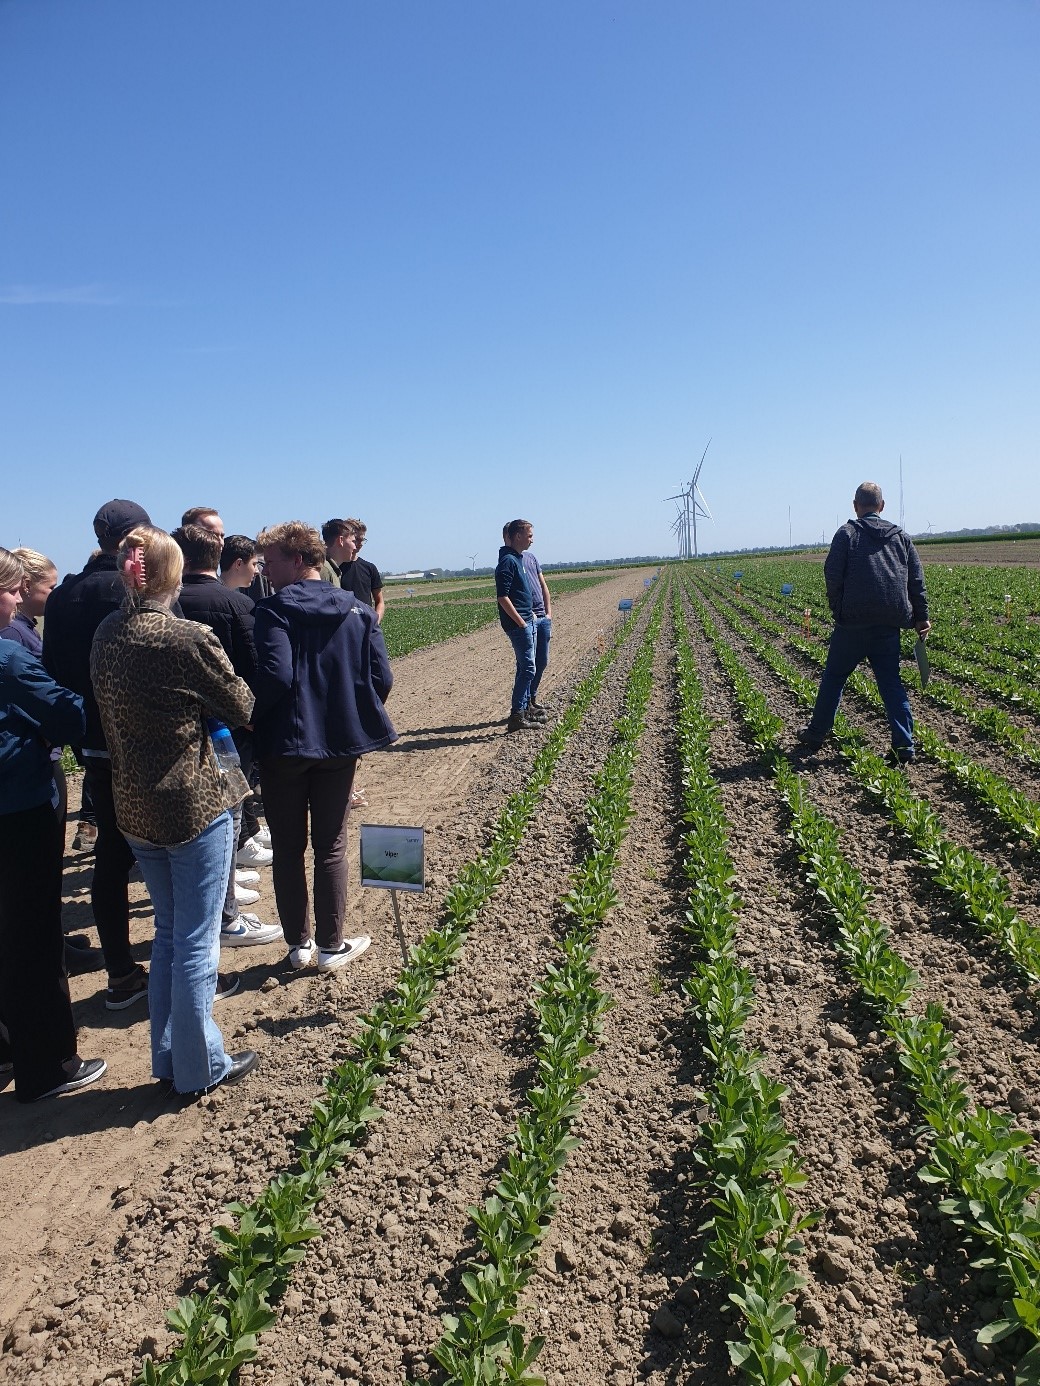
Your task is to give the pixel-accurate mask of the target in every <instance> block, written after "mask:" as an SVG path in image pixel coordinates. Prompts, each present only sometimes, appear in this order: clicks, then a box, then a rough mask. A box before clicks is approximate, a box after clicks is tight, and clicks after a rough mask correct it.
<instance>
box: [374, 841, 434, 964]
mask: <svg viewBox="0 0 1040 1386" xmlns="http://www.w3.org/2000/svg"><path fill="white" fill-rule="evenodd" d="M425 845H426V844H425V832H424V829H422V828H409V827H398V826H391V825H389V824H385V823H362V824H361V884H362V885H363V886H373V887H375V888H376V889H378V890H389V892H390V901H391V904H392V905H393V907H394V924H395V926H396V928H397V941H398V943H399V944H400V945H401V957H402V959H403V960H404V961H405V962H407V961H408V944H407V943H406V942H405V937H404V925H403V924H402V922H401V907H400V905H399V904H398V903H397V893H398V891H401V890H418V891H423V890H425V889H426V851H425Z"/></svg>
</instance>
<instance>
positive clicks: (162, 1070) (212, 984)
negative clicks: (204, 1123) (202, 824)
mask: <svg viewBox="0 0 1040 1386" xmlns="http://www.w3.org/2000/svg"><path fill="white" fill-rule="evenodd" d="M128 841H129V843H130V845H131V847H132V848H133V849H134V856H136V858H137V860H138V861H139V862H140V864H141V873H142V875H143V876H144V880H145V885H147V887H148V894H149V895H150V896H151V899H152V909H153V910H154V911H155V942H154V943H153V944H152V963H151V967H150V968H149V971H148V1009H149V1014H150V1016H151V1025H152V1074H153V1076H154V1077H156V1078H161V1079H164V1080H165V1081H166V1082H171V1083H172V1084H173V1086H174V1087H175V1088H176V1089H177V1091H178V1092H198V1091H199V1090H200V1089H202V1088H210V1087H212V1086H213V1084H214V1083H219V1082H220V1080H221V1079H222V1078H223V1077H224V1075H225V1074H226V1073H227V1072H228V1070H229V1069H230V1067H231V1058H230V1056H229V1055H228V1054H227V1053H226V1052H225V1050H224V1040H223V1038H222V1037H221V1034H220V1031H219V1030H218V1028H217V1026H216V1025H215V1024H214V1022H213V997H214V995H215V994H216V990H217V960H218V959H219V957H220V910H221V906H222V905H223V903H224V893H225V891H226V889H227V873H228V870H229V869H230V859H231V855H232V852H233V850H234V845H233V842H232V827H231V814H230V813H222V814H221V815H220V816H219V817H218V818H214V820H213V822H212V823H210V825H209V827H207V828H203V830H202V832H201V833H199V835H198V837H193V838H192V839H191V841H190V842H182V843H180V844H179V845H178V846H176V847H157V846H155V845H154V844H153V843H151V842H141V841H140V840H139V839H137V838H129V839H128Z"/></svg>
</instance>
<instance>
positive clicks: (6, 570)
mask: <svg viewBox="0 0 1040 1386" xmlns="http://www.w3.org/2000/svg"><path fill="white" fill-rule="evenodd" d="M24 581H25V568H24V566H23V564H22V561H21V559H20V558H19V557H18V555H17V553H12V552H11V550H10V549H0V592H9V591H10V590H11V588H12V587H21V585H22V583H23V582H24Z"/></svg>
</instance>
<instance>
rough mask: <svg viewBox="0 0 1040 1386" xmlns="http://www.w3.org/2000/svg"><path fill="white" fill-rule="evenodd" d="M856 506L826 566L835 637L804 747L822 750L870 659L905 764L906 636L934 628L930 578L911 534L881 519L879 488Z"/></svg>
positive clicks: (910, 727)
mask: <svg viewBox="0 0 1040 1386" xmlns="http://www.w3.org/2000/svg"><path fill="white" fill-rule="evenodd" d="M852 503H853V507H854V508H855V511H856V518H855V519H854V520H849V521H848V523H847V524H844V525H842V527H841V529H839V530H838V532H837V534H835V536H834V538H833V539H832V540H831V547H830V552H829V553H828V554H827V559H826V561H825V563H824V565H823V573H824V578H825V580H826V583H827V601H828V604H829V605H830V609H831V615H832V616H833V617H834V631H833V633H832V634H831V642H830V648H829V649H828V651H827V663H826V666H825V667H824V671H823V677H822V678H821V679H820V689H819V692H818V693H817V695H816V706H815V707H814V708H813V714H812V717H811V718H810V719H809V725H808V726H807V727H805V728H804V729H803V730H802V731H801V732H799V734H798V740H799V741H800V742H801V743H802V745H803V746H807V747H809V749H810V750H819V748H820V747H821V746H822V745H823V742H824V738H825V737H826V736H827V735H828V734H829V732H830V730H831V728H832V727H833V725H834V718H835V715H836V714H837V711H838V704H839V702H840V701H841V694H842V690H843V689H844V687H845V684H846V681H847V680H848V677H849V675H850V674H851V673H852V671H853V670H854V669H855V668H856V667H857V665H859V664H861V663H862V662H863V660H865V659H866V660H868V661H869V662H870V667H871V668H872V669H873V671H874V677H875V678H876V679H877V686H878V692H879V693H880V694H881V699H882V701H883V703H884V705H885V712H886V714H887V716H888V724H889V728H890V730H891V733H892V756H893V759H894V760H896V761H897V762H899V763H900V764H904V765H905V764H909V762H911V761H912V760H913V758H914V719H913V716H912V714H911V712H910V701H909V699H908V698H907V696H906V689H905V688H904V687H903V680H902V679H901V678H900V677H899V632H900V631H901V630H904V629H907V628H909V627H913V628H914V629H915V630H916V631H917V633H918V635H920V636H921V638H922V639H924V637H925V636H926V635H927V634H928V631H929V630H930V629H931V625H930V623H929V620H928V596H927V593H926V592H925V586H924V573H923V571H922V569H921V560H920V558H919V557H918V554H917V550H916V549H915V548H914V546H913V543H912V542H911V540H910V537H909V535H907V534H906V533H905V532H904V531H903V530H901V529H900V528H899V526H898V525H893V524H889V522H888V521H887V520H883V519H882V518H881V512H882V510H884V508H885V501H884V497H883V496H882V494H881V487H880V486H878V485H877V483H876V482H873V481H864V482H863V484H862V485H861V486H859V487H858V488H857V490H856V495H855V497H854V498H853V502H852Z"/></svg>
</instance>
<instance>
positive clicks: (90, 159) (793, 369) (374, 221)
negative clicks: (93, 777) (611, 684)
mask: <svg viewBox="0 0 1040 1386" xmlns="http://www.w3.org/2000/svg"><path fill="white" fill-rule="evenodd" d="M1038 58H1040V4H1038V3H1036V0H977V2H976V3H963V2H962V0H898V2H897V3H888V2H887V0H870V3H856V2H855V0H843V3H840V4H836V3H835V2H834V0H792V3H785V0H743V2H741V0H717V2H716V3H712V4H706V3H699V0H682V3H672V2H671V0H668V2H667V3H666V2H665V0H661V2H660V3H657V2H655V0H625V2H624V3H611V2H610V0H600V3H592V2H591V0H562V2H561V0H551V2H548V0H547V2H545V3H543V0H466V2H465V3H464V2H463V0H364V2H363V3H361V2H360V0H292V2H291V3H287V0H278V3H274V0H219V3H213V0H177V3H176V4H171V3H159V0H0V455H2V458H3V472H4V476H5V478H6V479H7V485H6V487H5V505H4V509H3V524H2V525H0V542H2V543H4V544H6V545H7V546H12V545H13V544H15V543H18V542H21V543H28V544H30V545H32V546H34V547H37V548H41V549H43V550H45V551H46V552H48V553H50V554H51V555H52V557H54V558H55V559H56V560H57V562H58V564H59V566H60V567H61V568H62V569H63V570H64V569H68V568H78V567H79V566H80V565H81V564H82V562H83V560H84V559H85V557H86V554H87V552H88V551H89V548H90V547H91V544H92V532H91V528H90V520H91V517H92V516H93V513H94V511H95V510H96V509H97V507H98V505H99V504H101V503H102V502H103V501H105V500H107V499H109V498H110V497H112V496H130V497H132V498H134V499H136V500H139V501H140V502H141V503H142V504H144V505H145V506H147V508H148V509H149V511H150V512H151V514H152V518H153V520H154V521H155V522H156V523H158V524H162V525H164V526H167V527H169V526H172V525H173V524H175V523H176V522H177V520H178V519H179V515H180V512H181V510H182V509H183V508H185V507H186V506H188V505H191V504H212V505H215V506H216V507H217V508H218V509H220V511H221V513H222V514H223V516H224V519H225V523H226V524H227V526H228V528H229V530H238V531H241V532H245V533H255V532H256V530H257V529H258V528H260V527H261V526H262V525H264V524H268V523H274V522H277V521H279V520H283V519H289V518H296V517H299V518H303V519H307V520H310V521H312V522H319V523H320V521H322V520H324V519H327V518H329V517H330V516H332V515H347V514H350V515H359V516H361V517H362V518H363V519H365V520H366V521H367V523H368V525H369V538H370V543H369V552H370V554H371V557H372V559H373V560H374V561H376V562H377V563H379V564H380V565H381V566H383V567H385V568H387V569H389V570H393V569H400V568H403V567H406V566H432V565H440V566H446V567H458V566H462V565H463V564H465V563H467V562H468V561H469V555H470V554H472V553H474V552H476V554H477V563H478V565H479V564H486V563H489V562H492V561H493V560H494V557H495V554H496V552H497V546H498V542H499V535H500V531H501V526H502V524H503V522H504V521H505V520H507V519H509V518H512V517H514V516H517V515H520V516H525V517H528V518H530V519H531V520H533V522H534V524H535V530H536V543H535V551H536V552H537V553H538V555H539V557H540V558H541V559H542V560H543V561H559V560H565V559H583V558H597V557H608V556H616V555H622V554H636V553H668V552H671V551H672V548H673V538H672V535H671V533H670V523H671V519H672V517H673V514H674V507H673V505H672V504H670V503H665V502H664V500H663V498H664V497H666V496H668V495H670V494H671V493H673V492H674V491H675V490H676V489H677V485H678V483H679V481H680V480H681V479H686V480H688V479H689V477H690V475H691V474H692V470H693V468H694V466H695V465H696V462H697V460H698V459H699V457H700V455H701V452H702V451H703V448H704V446H705V443H706V442H707V441H708V438H709V437H711V439H712V443H711V447H710V449H709V452H708V456H707V460H706V462H705V465H704V471H703V473H702V478H701V482H702V487H703V490H704V493H705V495H706V497H707V500H708V503H709V505H710V507H711V510H712V513H713V515H714V517H715V522H714V524H713V525H707V524H704V525H702V530H701V538H702V544H703V545H704V546H705V547H711V548H714V547H738V546H744V545H753V544H774V543H776V544H778V543H785V542H786V541H787V537H788V507H790V512H791V520H790V526H791V530H790V532H791V534H792V536H793V538H794V540H795V541H796V542H802V541H807V540H810V539H818V538H820V536H821V535H823V534H826V535H827V536H828V537H829V535H830V533H831V532H832V530H833V528H834V524H835V519H836V518H840V519H844V518H845V517H846V515H847V514H848V513H849V508H850V507H849V502H850V499H851V494H852V490H853V488H854V486H855V484H856V483H857V482H858V481H861V480H864V479H873V480H877V481H880V482H881V484H882V486H883V487H884V488H885V490H886V493H887V494H888V496H889V506H888V510H887V512H886V513H887V515H888V516H889V517H890V518H894V519H897V518H898V508H899V499H898V476H899V472H898V468H899V457H900V454H901V455H902V458H903V467H904V484H905V517H906V524H907V526H908V528H910V529H912V530H924V529H925V527H926V526H927V525H929V524H931V525H932V526H933V527H934V528H936V529H942V528H958V527H961V526H966V525H976V524H987V523H1013V522H1017V521H1021V520H1040V494H1038V493H1040V485H1038V481H1037V477H1038V473H1040V455H1038V454H1040V449H1038V439H1040V388H1038V381H1040V330H1038V324H1040V253H1038V246H1040V177H1038V172H1040V170H1038V167H1037V165H1038V150H1040V82H1038V81H1037V78H1036V74H1037V71H1038V69H1040V63H1038Z"/></svg>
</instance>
